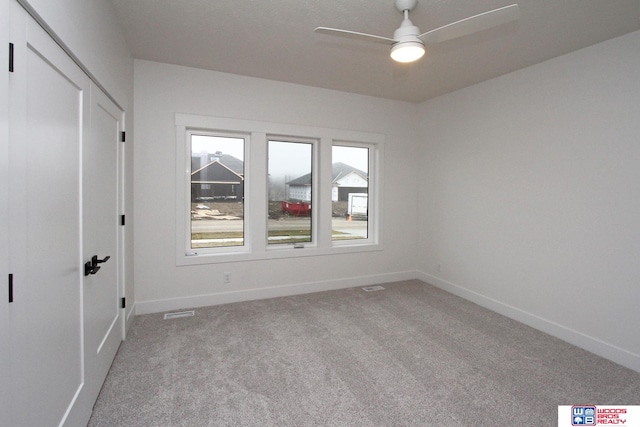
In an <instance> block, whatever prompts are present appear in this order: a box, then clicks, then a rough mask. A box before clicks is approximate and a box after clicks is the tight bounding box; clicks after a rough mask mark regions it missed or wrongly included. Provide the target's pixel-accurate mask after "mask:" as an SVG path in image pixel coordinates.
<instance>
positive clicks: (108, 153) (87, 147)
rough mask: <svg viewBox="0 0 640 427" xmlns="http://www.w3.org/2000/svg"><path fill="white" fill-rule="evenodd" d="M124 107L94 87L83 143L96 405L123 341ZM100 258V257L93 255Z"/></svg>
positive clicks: (87, 311)
mask: <svg viewBox="0 0 640 427" xmlns="http://www.w3.org/2000/svg"><path fill="white" fill-rule="evenodd" d="M123 127H124V126H123V112H122V110H120V109H119V108H118V107H117V106H116V105H115V104H114V103H113V102H112V101H111V100H110V99H109V98H108V97H107V96H106V95H105V94H104V93H103V92H102V91H101V90H100V89H99V88H98V87H96V86H95V85H92V86H91V136H90V138H89V139H88V140H86V141H84V142H83V145H82V158H83V162H82V168H83V172H82V176H83V179H82V187H83V202H82V204H83V252H84V257H83V260H84V262H85V263H87V262H91V263H92V264H93V262H92V259H94V260H97V265H96V267H97V268H98V269H93V270H91V271H87V273H88V274H86V275H85V276H84V285H83V292H84V295H83V306H84V327H85V342H84V344H85V361H86V362H85V363H86V386H87V388H88V394H89V397H90V400H91V405H92V406H93V401H95V399H96V397H97V396H98V393H99V392H100V388H101V387H102V383H103V382H104V379H105V377H106V375H107V372H108V371H109V367H110V366H111V362H112V361H113V358H114V357H115V354H116V351H117V350H118V346H119V345H120V342H121V341H122V327H123V326H122V321H123V320H122V319H123V317H124V310H122V309H121V306H120V304H119V302H120V286H119V280H118V279H119V277H120V268H121V265H120V262H119V261H120V260H121V253H120V250H119V248H120V239H119V237H120V229H121V226H120V215H119V212H120V210H119V203H118V199H119V195H120V191H119V188H120V187H121V182H120V180H119V168H118V165H119V163H120V162H119V157H120V156H119V154H120V151H121V148H120V147H121V146H122V142H121V137H120V135H121V130H122V129H123ZM94 257H95V258H94Z"/></svg>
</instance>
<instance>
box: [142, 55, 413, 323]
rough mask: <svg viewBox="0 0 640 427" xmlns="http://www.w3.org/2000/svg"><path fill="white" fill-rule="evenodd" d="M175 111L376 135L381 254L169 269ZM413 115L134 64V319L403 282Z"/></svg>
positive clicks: (409, 265)
mask: <svg viewBox="0 0 640 427" xmlns="http://www.w3.org/2000/svg"><path fill="white" fill-rule="evenodd" d="M176 112H180V113H190V114H197V115H209V116H220V117H229V118H237V119H246V120H256V121H266V122H273V123H286V124H294V125H306V126H317V127H327V128H338V129H347V130H356V131H366V132H374V133H382V134H384V135H385V136H386V142H385V153H384V155H385V159H384V161H385V164H384V169H385V175H384V176H383V177H382V187H383V191H384V203H385V204H384V211H383V215H384V221H385V225H386V227H385V228H384V230H383V233H382V239H383V245H384V250H383V251H374V252H367V253H359V254H341V255H330V256H319V257H298V258H295V259H293V260H289V259H278V260H262V261H246V262H236V263H229V264H209V265H198V266H182V267H176V260H175V252H176V251H175V245H176V230H175V224H176V219H175V203H176V196H175V195H176V189H175V181H176V177H175V169H176V167H175V152H176V148H175V147H176V131H175V124H174V114H175V113H176ZM415 113H416V107H415V105H413V104H409V103H403V102H397V101H389V100H382V99H377V98H371V97H364V96H360V95H353V94H347V93H342V92H336V91H330V90H325V89H317V88H312V87H305V86H300V85H293V84H287V83H280V82H274V81H268V80H261V79H255V78H248V77H242V76H237V75H230V74H224V73H218V72H211V71H204V70H199V69H193V68H186V67H179V66H173V65H167V64H160V63H154V62H148V61H138V60H136V61H135V117H136V121H135V134H136V144H135V153H134V157H135V160H134V161H135V165H134V170H135V188H134V194H135V203H136V204H135V217H134V219H135V224H136V229H135V252H134V258H135V260H136V270H135V282H136V289H135V297H136V304H137V309H136V311H137V312H150V311H157V310H169V309H177V308H186V307H190V306H197V305H203V304H215V303H220V302H227V301H237V300H242V299H247V298H257V297H267V296H275V295H282V294H291V293H297V292H308V291H314V290H322V289H330V288H338V287H348V286H356V285H360V284H371V283H376V282H380V281H385V280H397V279H402V278H406V277H413V276H414V275H415V270H414V269H415V255H414V254H415V248H416V244H417V239H416V235H415V225H416V211H417V209H416V200H415V199H416V198H415V195H416V194H417V184H416V183H415V172H416V169H415V154H416V146H415ZM225 271H230V272H232V280H231V283H229V284H224V283H223V272H225ZM283 286H284V287H283Z"/></svg>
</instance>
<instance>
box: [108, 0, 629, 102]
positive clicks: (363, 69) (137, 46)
mask: <svg viewBox="0 0 640 427" xmlns="http://www.w3.org/2000/svg"><path fill="white" fill-rule="evenodd" d="M110 1H111V2H112V3H113V6H114V8H115V11H116V13H117V15H118V17H119V19H120V21H121V25H122V29H123V31H124V33H125V36H126V38H127V40H128V42H129V44H130V47H131V50H132V52H133V55H134V57H136V58H139V59H146V60H151V61H158V62H166V63H170V64H177V65H185V66H189V67H196V68H204V69H209V70H216V71H222V72H227V73H234V74H241V75H246V76H252V77H259V78H265V79H270V80H279V81H285V82H291V83H298V84H303V85H309V86H316V87H322V88H328V89H335V90H341V91H345V92H353V93H359V94H364V95H372V96H377V97H383V98H389V99H398V100H404V101H410V102H421V101H424V100H427V99H429V98H432V97H435V96H439V95H442V94H445V93H448V92H451V91H454V90H457V89H461V88H463V87H465V86H469V85H472V84H474V83H478V82H481V81H484V80H487V79H490V78H493V77H497V76H499V75H501V74H505V73H508V72H511V71H514V70H517V69H520V68H524V67H527V66H530V65H533V64H536V63H539V62H542V61H545V60H547V59H551V58H553V57H556V56H558V55H562V54H565V53H568V52H571V51H574V50H577V49H581V48H583V47H586V46H590V45H593V44H595V43H599V42H602V41H605V40H607V39H610V38H613V37H617V36H620V35H623V34H626V33H629V32H632V31H635V30H640V0H520V1H518V4H519V5H520V10H521V17H520V19H519V20H518V21H516V22H512V23H509V24H505V25H502V26H500V27H497V28H493V29H490V30H486V31H484V32H482V33H478V34H475V35H471V36H467V37H463V38H460V39H456V40H451V41H448V42H444V43H440V44H438V45H433V46H429V47H428V48H427V53H426V55H425V56H424V57H423V58H422V59H421V60H419V61H418V62H415V63H413V64H398V63H395V62H394V61H392V60H391V58H389V48H387V47H386V46H383V45H378V44H373V43H367V42H363V41H358V40H351V39H342V38H338V37H333V36H328V35H321V34H316V33H314V32H313V29H314V28H315V27H318V26H327V27H334V28H341V29H348V30H353V31H359V32H364V33H371V34H377V35H381V36H385V37H392V36H393V31H394V30H395V29H396V28H397V27H398V26H399V24H400V22H401V20H402V15H401V14H400V13H399V12H398V11H396V9H395V7H394V1H393V0H348V1H346V0H110ZM511 3H514V1H513V0H419V4H418V6H417V8H416V9H415V10H414V11H413V12H411V20H412V21H413V23H414V25H417V26H418V27H420V29H421V30H422V32H425V31H428V30H430V29H433V28H436V27H439V26H441V25H445V24H448V23H450V22H453V21H457V20H460V19H463V18H466V17H468V16H471V15H475V14H478V13H482V12H485V11H487V10H491V9H495V8H498V7H502V6H506V5H508V4H511ZM639 54H640V53H639Z"/></svg>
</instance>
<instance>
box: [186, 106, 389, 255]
mask: <svg viewBox="0 0 640 427" xmlns="http://www.w3.org/2000/svg"><path fill="white" fill-rule="evenodd" d="M175 131H176V152H175V154H176V174H175V183H176V191H175V196H176V204H175V206H176V212H175V225H176V244H175V246H176V248H175V249H176V251H175V257H176V258H175V259H176V265H178V266H188V265H200V264H213V263H223V262H238V261H252V260H265V259H279V258H290V257H304V256H322V255H334V254H342V253H358V252H370V251H380V250H383V244H382V238H381V236H382V219H383V218H382V206H383V205H382V198H383V197H382V196H383V195H382V186H381V185H380V183H381V177H382V176H383V166H384V144H385V136H384V135H383V134H379V133H372V132H363V131H355V130H343V129H333V128H324V127H317V126H305V125H294V124H284V123H271V122H264V121H254V120H244V119H234V118H225V117H216V116H203V115H194V114H184V113H176V114H175ZM189 132H195V133H200V134H202V133H204V134H225V133H227V134H232V135H235V136H237V135H245V136H247V139H245V158H244V163H245V168H244V177H245V184H244V196H245V198H244V246H235V247H232V246H229V247H221V248H207V249H208V250H206V251H203V250H201V249H197V250H193V249H190V247H191V240H190V238H191V235H190V231H191V209H190V206H191V204H190V202H191V192H190V186H191V175H190V169H191V153H190V149H191V144H190V139H188V135H189ZM282 138H284V139H286V140H291V141H294V142H295V141H296V139H300V140H305V141H304V142H306V141H309V140H311V141H316V142H315V144H314V152H313V154H314V156H313V160H312V161H313V166H314V168H315V172H316V173H314V174H313V185H314V191H313V193H312V209H313V211H312V212H313V213H312V232H313V233H314V234H313V237H312V244H305V245H303V247H294V245H293V244H283V245H273V244H272V245H269V244H268V243H267V237H268V223H267V221H268V179H267V173H268V141H269V139H282ZM333 145H342V146H355V147H358V146H360V147H366V148H369V150H370V151H369V171H368V173H369V217H370V218H369V219H368V221H369V223H368V238H367V239H353V240H344V241H334V240H333V239H332V235H331V229H332V215H331V212H332V204H331V191H332V183H331V176H332V148H333ZM325 177H328V178H327V179H325ZM187 189H189V191H187ZM187 238H188V239H189V240H187Z"/></svg>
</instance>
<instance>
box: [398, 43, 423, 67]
mask: <svg viewBox="0 0 640 427" xmlns="http://www.w3.org/2000/svg"><path fill="white" fill-rule="evenodd" d="M423 56H424V45H423V44H422V43H420V42H416V41H409V42H401V43H396V44H394V45H393V47H392V48H391V59H393V60H394V61H396V62H404V63H407V62H413V61H417V60H418V59H420V58H422V57H423Z"/></svg>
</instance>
